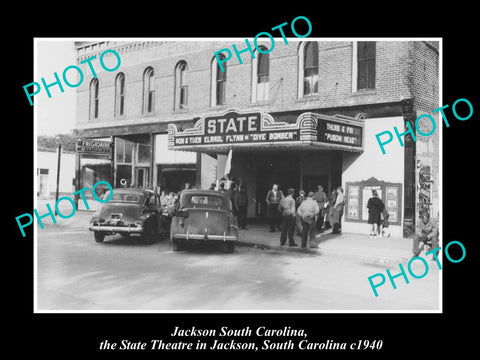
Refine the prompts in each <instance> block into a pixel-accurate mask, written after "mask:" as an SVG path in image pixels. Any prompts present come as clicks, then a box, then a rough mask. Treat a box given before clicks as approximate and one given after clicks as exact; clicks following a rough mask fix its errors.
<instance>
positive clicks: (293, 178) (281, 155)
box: [255, 152, 300, 216]
mask: <svg viewBox="0 0 480 360" xmlns="http://www.w3.org/2000/svg"><path fill="white" fill-rule="evenodd" d="M255 160H256V174H257V176H256V198H257V199H258V200H259V201H257V206H256V209H255V215H256V216H266V215H267V204H266V203H265V201H264V199H265V198H266V196H267V193H268V191H269V190H270V189H271V188H272V185H273V184H278V188H279V189H280V190H281V191H282V192H283V193H284V194H286V193H287V190H288V188H294V189H295V190H296V192H298V189H299V186H300V177H299V173H300V155H299V153H298V152H293V153H287V152H276V153H271V154H261V155H256V159H255Z"/></svg>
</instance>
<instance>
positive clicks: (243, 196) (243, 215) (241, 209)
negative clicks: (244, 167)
mask: <svg viewBox="0 0 480 360" xmlns="http://www.w3.org/2000/svg"><path fill="white" fill-rule="evenodd" d="M237 206H238V226H239V227H240V229H246V227H247V209H248V194H247V188H246V186H245V185H241V186H240V191H239V192H238V194H237Z"/></svg>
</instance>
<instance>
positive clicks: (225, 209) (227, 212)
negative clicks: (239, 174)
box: [170, 189, 238, 253]
mask: <svg viewBox="0 0 480 360" xmlns="http://www.w3.org/2000/svg"><path fill="white" fill-rule="evenodd" d="M237 240H238V232H237V227H236V226H234V224H233V214H232V204H231V201H230V198H229V196H228V194H226V193H224V192H219V191H213V190H193V189H192V190H183V191H182V192H181V193H180V199H179V203H178V206H177V209H176V211H175V213H174V216H173V219H172V223H171V227H170V242H171V245H172V251H179V250H181V249H182V248H183V247H184V245H185V244H186V243H192V242H197V243H198V242H206V241H214V242H217V243H220V244H222V245H223V249H224V251H225V252H227V253H232V252H233V251H234V249H235V242H236V241H237Z"/></svg>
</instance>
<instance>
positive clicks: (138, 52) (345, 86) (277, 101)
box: [77, 38, 428, 128]
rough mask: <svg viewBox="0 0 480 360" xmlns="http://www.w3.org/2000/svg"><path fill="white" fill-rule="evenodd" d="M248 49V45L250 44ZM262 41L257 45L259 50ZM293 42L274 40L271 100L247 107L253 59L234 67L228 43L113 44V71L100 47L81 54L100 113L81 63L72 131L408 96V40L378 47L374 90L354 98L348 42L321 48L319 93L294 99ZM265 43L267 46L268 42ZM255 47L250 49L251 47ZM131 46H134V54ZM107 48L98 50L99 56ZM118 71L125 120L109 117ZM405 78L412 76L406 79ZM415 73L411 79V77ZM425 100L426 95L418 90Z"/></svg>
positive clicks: (244, 56)
mask: <svg viewBox="0 0 480 360" xmlns="http://www.w3.org/2000/svg"><path fill="white" fill-rule="evenodd" d="M251 43H252V44H253V41H252V42H251ZM261 43H262V42H259V44H261ZM235 44H237V47H238V49H239V50H241V49H245V48H246V45H245V42H244V41H243V40H239V41H236V42H235ZM300 44H301V42H300V41H299V39H289V44H288V45H286V44H284V42H283V40H282V39H281V38H279V39H276V42H275V48H274V49H273V51H272V52H271V53H270V79H269V84H270V98H269V100H268V101H265V102H262V103H252V59H251V55H250V53H249V52H245V53H243V54H242V55H241V56H242V60H243V64H239V62H238V60H237V58H236V56H235V54H234V53H233V50H232V46H231V45H232V41H183V42H178V41H175V42H173V41H165V42H159V43H152V42H146V43H140V44H137V43H135V44H131V43H112V44H111V45H110V46H107V48H108V47H110V48H113V49H115V50H116V51H118V52H119V54H120V57H121V60H122V63H121V66H120V68H119V69H118V70H116V71H114V72H106V71H104V70H103V69H102V68H101V67H100V64H99V62H98V58H99V55H100V53H101V52H102V48H98V49H96V52H91V53H88V52H86V53H82V54H80V55H79V61H81V60H83V59H85V58H87V57H89V56H90V54H96V55H97V59H96V60H94V61H92V63H93V64H94V65H95V69H96V71H97V73H98V76H99V81H100V105H99V108H100V112H99V118H98V119H96V120H89V119H88V113H89V111H88V106H89V84H90V81H91V79H92V75H91V74H90V71H89V70H88V65H87V64H83V65H79V66H80V67H81V68H82V70H83V71H84V74H85V79H84V81H83V83H82V85H81V86H79V87H78V88H77V127H78V128H84V127H98V126H112V125H124V124H129V123H135V124H138V123H142V122H145V123H147V122H152V121H174V120H183V119H192V118H194V117H198V116H200V115H202V114H203V113H205V112H208V111H212V110H216V109H223V108H231V107H236V108H249V107H261V108H263V110H265V111H267V112H277V111H284V110H303V109H317V108H327V107H335V106H349V105H357V104H370V103H381V102H391V101H399V100H401V99H402V98H408V97H410V96H411V91H410V88H411V85H412V84H411V82H412V76H409V68H408V65H409V64H410V62H411V61H412V59H411V58H410V57H411V56H412V54H413V55H415V56H417V53H421V48H418V49H417V48H416V47H413V50H412V45H411V43H410V42H403V41H380V42H377V47H376V49H377V54H376V86H375V89H374V90H367V91H356V92H352V66H353V63H352V54H353V46H354V43H353V42H351V41H320V42H319V92H318V95H315V96H312V97H306V98H301V99H299V98H298V86H299V82H300V83H301V82H302V79H299V77H298V72H299V69H298V66H299V59H298V49H299V46H300ZM265 45H266V46H267V47H270V41H266V42H265ZM252 46H253V45H252ZM134 47H135V48H134ZM222 48H229V49H230V50H231V51H232V53H233V55H232V58H231V59H230V60H229V61H228V62H227V63H226V64H227V85H226V100H227V102H226V104H225V105H224V106H220V107H213V108H212V107H211V106H210V103H211V71H212V59H213V57H214V52H215V51H217V50H220V49H222ZM104 49H105V48H103V50H104ZM181 60H184V61H186V62H187V64H188V109H187V110H185V109H182V110H174V90H173V89H174V83H175V66H176V65H177V64H178V62H179V61H181ZM148 66H151V67H153V69H154V70H155V92H156V94H155V112H154V114H153V115H143V114H142V96H143V94H142V89H143V72H144V71H145V69H146V68H147V67H148ZM119 72H123V73H124V74H125V76H126V109H125V116H123V117H118V118H115V117H114V92H115V86H114V84H115V77H116V76H117V74H118V73H119ZM410 75H411V74H410ZM415 76H416V75H415V74H414V77H415ZM418 91H419V92H421V93H422V94H425V96H426V98H428V94H427V93H426V92H425V91H426V90H424V89H422V91H420V88H419V90H418Z"/></svg>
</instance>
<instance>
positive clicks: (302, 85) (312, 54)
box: [298, 41, 318, 98]
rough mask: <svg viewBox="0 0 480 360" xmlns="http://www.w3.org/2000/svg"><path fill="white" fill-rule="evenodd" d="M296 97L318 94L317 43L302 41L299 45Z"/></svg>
mask: <svg viewBox="0 0 480 360" xmlns="http://www.w3.org/2000/svg"><path fill="white" fill-rule="evenodd" d="M298 57H299V59H298V60H299V67H298V70H299V71H298V78H299V79H300V81H299V86H298V97H299V98H302V97H304V96H311V95H317V94H318V43H317V42H316V41H312V42H304V43H302V44H301V45H300V47H299V53H298Z"/></svg>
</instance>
